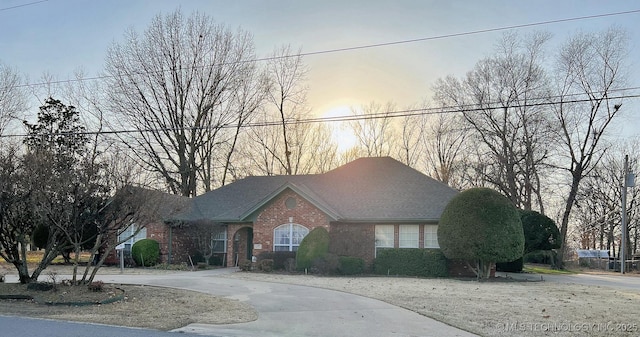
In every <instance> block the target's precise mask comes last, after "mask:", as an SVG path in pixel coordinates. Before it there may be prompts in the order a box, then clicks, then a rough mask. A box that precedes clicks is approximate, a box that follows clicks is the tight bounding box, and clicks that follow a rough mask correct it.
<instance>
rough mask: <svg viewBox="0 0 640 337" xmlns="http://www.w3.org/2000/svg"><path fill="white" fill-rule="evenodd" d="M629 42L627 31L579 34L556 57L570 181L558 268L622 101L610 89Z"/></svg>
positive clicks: (620, 74) (558, 114)
mask: <svg viewBox="0 0 640 337" xmlns="http://www.w3.org/2000/svg"><path fill="white" fill-rule="evenodd" d="M627 41H628V38H627V34H626V33H625V32H624V31H621V30H618V29H614V28H611V29H608V30H606V31H604V32H601V33H580V34H576V35H575V36H574V37H572V38H571V39H569V40H568V41H567V42H566V43H565V44H564V45H563V46H562V48H561V49H560V53H559V55H558V59H557V65H556V71H555V73H556V84H557V90H558V101H559V104H556V105H554V107H555V109H554V114H555V118H556V123H557V124H558V126H559V132H558V133H559V134H558V139H560V140H561V145H562V152H561V154H562V157H563V159H564V161H563V163H566V164H564V165H563V166H562V168H563V169H564V170H565V171H566V172H567V173H568V174H569V181H570V183H569V191H568V195H567V197H566V199H565V202H564V210H563V212H562V221H561V227H560V236H561V238H562V247H561V249H560V254H559V256H558V262H559V266H558V267H560V268H562V267H563V257H564V253H565V252H566V250H567V232H568V228H569V222H570V219H571V211H572V210H573V207H574V205H575V201H576V198H577V195H578V191H579V187H580V183H581V182H582V180H583V178H584V177H585V176H588V175H589V174H591V172H592V170H593V169H594V168H595V167H596V165H597V164H598V162H599V161H600V159H601V158H602V155H603V154H604V152H605V151H606V147H603V146H602V140H603V139H604V137H605V134H606V131H607V128H608V126H609V125H610V124H611V122H612V121H613V119H614V118H615V117H616V116H617V115H618V114H619V112H620V106H621V104H622V102H621V99H615V98H614V97H615V95H613V93H614V91H615V90H617V89H619V88H622V87H623V85H624V75H625V73H626V68H625V57H626V56H627V48H626V46H627ZM612 96H613V97H612ZM577 98H578V99H577Z"/></svg>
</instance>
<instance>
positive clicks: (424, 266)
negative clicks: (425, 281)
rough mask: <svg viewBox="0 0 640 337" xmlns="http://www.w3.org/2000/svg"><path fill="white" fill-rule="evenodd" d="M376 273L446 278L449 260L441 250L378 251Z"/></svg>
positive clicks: (375, 262) (406, 249) (400, 249)
mask: <svg viewBox="0 0 640 337" xmlns="http://www.w3.org/2000/svg"><path fill="white" fill-rule="evenodd" d="M373 267H374V273H376V274H381V275H406V276H422V277H446V276H448V275H449V270H448V266H447V259H446V258H445V256H444V254H443V253H442V251H441V250H440V249H420V248H393V249H392V248H389V249H381V250H379V251H378V254H377V257H376V259H375V261H374V265H373Z"/></svg>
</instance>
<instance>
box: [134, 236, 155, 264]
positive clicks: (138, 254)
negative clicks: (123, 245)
mask: <svg viewBox="0 0 640 337" xmlns="http://www.w3.org/2000/svg"><path fill="white" fill-rule="evenodd" d="M131 257H132V258H133V261H135V262H136V264H137V265H138V266H144V267H150V266H155V265H156V264H157V263H158V260H159V259H160V244H159V243H158V241H156V240H152V239H142V240H139V241H136V243H134V244H133V246H132V247H131Z"/></svg>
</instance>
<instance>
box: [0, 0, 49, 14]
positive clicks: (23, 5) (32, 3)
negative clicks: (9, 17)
mask: <svg viewBox="0 0 640 337" xmlns="http://www.w3.org/2000/svg"><path fill="white" fill-rule="evenodd" d="M47 1H49V0H40V1H34V2H29V3H26V4H22V5H15V6H11V7H5V8H0V12H3V11H8V10H10V9H16V8H20V7H26V6H31V5H36V4H39V3H43V2H47Z"/></svg>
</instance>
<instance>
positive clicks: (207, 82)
mask: <svg viewBox="0 0 640 337" xmlns="http://www.w3.org/2000/svg"><path fill="white" fill-rule="evenodd" d="M125 39H126V42H124V43H115V44H114V45H113V46H112V47H111V48H110V49H109V52H108V54H107V64H106V73H107V74H108V75H109V77H108V83H107V85H108V88H109V90H110V92H109V94H110V102H111V103H112V106H111V108H112V110H113V111H114V113H116V116H117V118H118V120H120V121H121V122H122V123H121V126H122V127H127V128H129V127H130V126H133V127H135V128H136V129H137V130H138V132H137V133H134V134H131V135H130V136H129V137H124V136H123V139H122V140H123V141H125V142H127V144H128V145H129V146H130V149H131V150H132V151H133V153H134V154H135V155H136V157H137V158H138V160H140V161H141V163H142V164H143V165H145V166H146V167H148V168H149V169H150V170H152V171H153V172H155V173H156V174H158V175H159V176H161V177H162V179H164V180H165V183H166V186H167V188H168V189H169V190H170V191H172V192H173V193H176V194H181V195H184V196H192V195H195V194H196V193H198V191H201V190H205V191H208V190H211V189H212V188H214V187H215V186H216V185H217V184H219V183H220V182H219V181H216V179H215V177H214V173H215V172H216V171H215V169H216V168H215V165H216V164H217V163H218V162H219V160H218V158H225V157H226V158H228V157H229V153H228V151H233V146H229V144H235V143H234V142H233V139H234V137H235V135H236V133H235V132H234V131H233V130H237V129H238V125H239V124H240V126H242V125H241V124H242V123H244V122H245V121H247V120H248V118H247V115H248V114H250V113H251V112H252V111H254V110H255V105H254V103H255V101H253V99H254V98H255V96H254V95H252V94H248V93H247V92H245V90H247V89H250V88H256V87H259V86H253V85H252V84H248V83H247V82H246V81H250V80H258V79H259V77H258V76H254V72H255V71H257V70H256V67H255V62H253V61H252V60H254V59H255V56H254V51H253V48H254V46H253V41H252V38H251V36H250V35H249V34H248V33H246V32H244V31H241V30H238V31H236V32H232V31H230V30H229V29H227V28H226V27H224V26H223V25H220V24H216V23H214V22H213V21H212V19H211V18H210V17H208V16H206V15H203V14H199V13H194V14H192V15H191V16H190V17H188V18H184V17H183V15H182V13H181V12H180V11H179V10H177V11H175V12H173V13H170V14H168V15H166V16H160V15H158V16H156V17H155V18H154V19H153V21H152V23H151V24H150V26H149V27H148V28H147V30H146V31H145V32H144V34H143V35H139V34H137V33H136V32H134V31H129V32H127V33H126V35H125ZM258 90H259V89H258ZM245 99H246V100H251V102H248V101H246V100H245ZM258 101H259V100H258ZM224 144H226V147H225V146H224Z"/></svg>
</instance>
